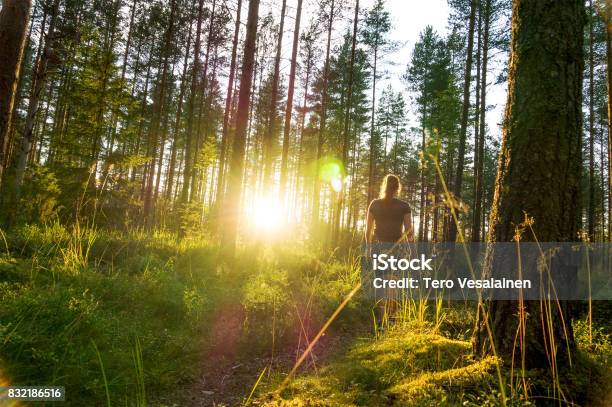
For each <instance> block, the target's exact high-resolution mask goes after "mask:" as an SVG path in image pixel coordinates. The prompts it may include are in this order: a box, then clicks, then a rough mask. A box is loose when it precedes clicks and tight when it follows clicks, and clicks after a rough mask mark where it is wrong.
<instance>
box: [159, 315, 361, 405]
mask: <svg viewBox="0 0 612 407" xmlns="http://www.w3.org/2000/svg"><path fill="white" fill-rule="evenodd" d="M244 320H245V313H244V310H243V308H242V306H240V305H239V304H232V305H226V306H224V307H222V309H220V310H219V311H218V313H217V315H216V316H215V317H214V318H213V320H212V322H211V324H210V328H209V329H208V332H209V333H210V337H209V340H208V341H207V343H208V346H207V350H206V351H205V352H204V355H205V356H204V359H203V360H202V361H201V371H200V373H199V374H198V376H197V378H196V380H195V381H194V382H193V383H191V384H190V385H188V386H185V388H183V389H182V390H181V391H179V392H177V393H178V396H176V397H174V398H172V399H171V398H168V399H167V401H166V405H169V406H181V407H204V406H206V407H209V406H219V407H220V406H227V407H230V406H231V407H233V406H239V405H241V404H242V403H243V401H244V400H245V399H246V398H247V397H248V395H249V393H250V392H251V390H252V388H253V385H254V384H255V382H256V381H257V378H258V377H259V375H260V374H261V372H262V371H263V370H264V369H266V373H265V374H264V376H263V379H262V380H263V381H264V382H265V380H266V379H267V378H268V377H270V375H271V374H272V375H274V374H281V375H283V374H287V372H288V371H289V370H291V368H292V367H293V366H294V363H295V362H296V360H297V358H298V357H299V356H300V355H301V353H302V352H303V351H304V349H305V348H306V346H307V344H306V343H304V344H302V345H301V346H300V348H299V349H297V348H296V347H295V346H293V347H286V348H284V349H281V350H276V352H275V353H276V354H275V356H274V358H272V357H271V355H269V354H268V355H261V354H260V355H252V356H250V355H245V354H244V353H245V351H244V348H242V349H241V351H240V355H239V354H238V347H239V342H240V337H241V334H242V327H243V324H244ZM365 332H366V328H365V327H360V329H354V330H351V332H346V331H340V332H338V331H337V330H336V331H332V332H330V333H329V334H327V335H324V336H323V337H322V338H321V340H320V341H319V342H318V343H317V345H316V346H315V348H314V350H313V352H312V354H311V355H310V356H309V357H308V358H307V359H306V360H305V362H304V363H303V365H302V366H301V367H300V371H305V370H313V369H317V368H318V367H320V366H321V364H322V363H324V361H325V360H326V359H327V358H329V357H330V356H332V355H334V354H336V353H337V352H339V351H341V350H342V349H344V348H345V347H346V346H347V345H348V344H349V343H350V342H351V341H352V340H353V339H354V338H355V336H357V335H360V334H364V333H365Z"/></svg>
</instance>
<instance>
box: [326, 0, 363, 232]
mask: <svg viewBox="0 0 612 407" xmlns="http://www.w3.org/2000/svg"><path fill="white" fill-rule="evenodd" d="M358 20H359V0H357V1H355V15H354V16H353V36H352V39H351V59H350V62H349V72H348V89H347V92H346V93H347V95H346V106H345V110H344V123H343V131H342V167H343V170H344V171H346V169H347V168H348V152H349V147H350V122H351V107H352V102H353V79H354V78H353V76H354V71H355V49H356V47H357V24H358ZM343 182H344V181H343ZM345 192H346V191H344V190H342V191H340V193H339V194H338V201H337V206H336V215H335V217H334V222H335V223H334V237H333V239H332V240H333V241H337V239H338V234H339V232H340V213H341V212H342V207H343V205H344V194H345Z"/></svg>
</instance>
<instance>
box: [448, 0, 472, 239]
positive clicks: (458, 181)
mask: <svg viewBox="0 0 612 407" xmlns="http://www.w3.org/2000/svg"><path fill="white" fill-rule="evenodd" d="M476 8H477V0H472V1H471V4H470V20H469V23H468V33H467V35H468V38H467V40H468V43H467V50H466V53H467V55H466V61H465V72H464V76H463V110H462V111H461V126H460V128H459V150H458V152H457V172H456V173H455V182H454V183H453V187H452V191H453V195H454V196H455V198H456V199H461V189H462V187H463V167H464V162H465V144H466V138H467V125H468V117H469V114H470V82H471V79H472V57H473V55H472V54H473V51H474V26H475V21H476ZM457 226H458V225H457V224H456V223H455V221H454V220H451V222H450V225H449V227H450V231H449V240H450V241H451V242H454V241H455V240H456V238H457Z"/></svg>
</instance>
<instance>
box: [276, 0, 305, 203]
mask: <svg viewBox="0 0 612 407" xmlns="http://www.w3.org/2000/svg"><path fill="white" fill-rule="evenodd" d="M301 18H302V0H297V10H296V11H295V25H294V27H293V48H292V49H291V68H290V69H289V86H288V88H287V105H286V106H285V123H284V127H283V152H282V155H281V170H280V191H281V196H282V197H283V201H284V200H285V199H286V188H287V175H288V174H287V167H288V161H289V133H290V132H291V115H292V113H293V93H294V91H295V72H296V68H297V52H298V47H299V40H300V20H301Z"/></svg>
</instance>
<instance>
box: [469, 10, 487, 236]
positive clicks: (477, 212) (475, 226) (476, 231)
mask: <svg viewBox="0 0 612 407" xmlns="http://www.w3.org/2000/svg"><path fill="white" fill-rule="evenodd" d="M483 14H484V32H483V40H482V42H483V44H482V72H481V76H482V78H481V81H482V83H481V85H480V109H479V114H480V122H479V125H480V131H479V132H478V151H477V153H476V156H477V158H478V159H477V166H476V176H475V178H476V182H475V185H474V195H475V197H474V213H473V219H472V241H473V242H479V241H480V238H481V234H483V233H484V231H481V225H482V222H481V219H482V208H483V204H482V195H483V172H484V145H485V131H486V125H487V121H486V117H487V63H488V53H489V27H490V22H491V0H486V1H485V6H484V10H483ZM481 232H482V233H481Z"/></svg>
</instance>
